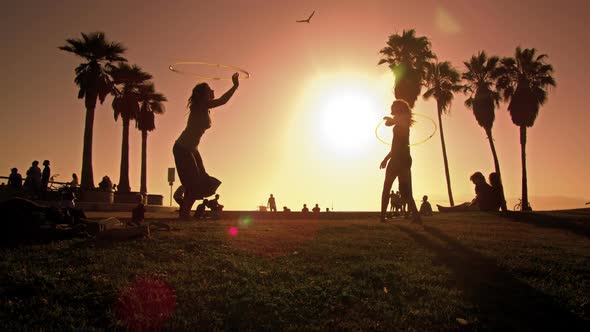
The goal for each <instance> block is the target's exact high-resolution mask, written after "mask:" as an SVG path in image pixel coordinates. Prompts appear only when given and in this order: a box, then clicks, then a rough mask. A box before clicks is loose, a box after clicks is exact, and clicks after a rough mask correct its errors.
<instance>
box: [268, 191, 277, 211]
mask: <svg viewBox="0 0 590 332" xmlns="http://www.w3.org/2000/svg"><path fill="white" fill-rule="evenodd" d="M266 207H268V208H269V211H271V212H272V211H274V212H277V203H276V202H275V198H274V196H273V195H272V194H270V197H269V198H268V203H266Z"/></svg>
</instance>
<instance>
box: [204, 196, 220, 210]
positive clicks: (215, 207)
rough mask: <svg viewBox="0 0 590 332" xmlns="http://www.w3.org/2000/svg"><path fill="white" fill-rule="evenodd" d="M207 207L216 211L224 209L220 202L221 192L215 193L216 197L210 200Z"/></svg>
mask: <svg viewBox="0 0 590 332" xmlns="http://www.w3.org/2000/svg"><path fill="white" fill-rule="evenodd" d="M207 207H208V208H209V209H211V211H214V212H220V211H223V205H221V204H219V194H215V198H214V199H212V200H210V201H209V204H207Z"/></svg>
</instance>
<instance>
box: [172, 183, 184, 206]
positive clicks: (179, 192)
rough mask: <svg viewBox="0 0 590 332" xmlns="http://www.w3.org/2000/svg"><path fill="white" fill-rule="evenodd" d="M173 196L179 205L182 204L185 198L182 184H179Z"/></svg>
mask: <svg viewBox="0 0 590 332" xmlns="http://www.w3.org/2000/svg"><path fill="white" fill-rule="evenodd" d="M172 198H174V201H175V202H176V203H177V204H178V206H182V201H183V200H184V187H183V186H182V185H180V186H178V188H177V189H176V191H174V195H172Z"/></svg>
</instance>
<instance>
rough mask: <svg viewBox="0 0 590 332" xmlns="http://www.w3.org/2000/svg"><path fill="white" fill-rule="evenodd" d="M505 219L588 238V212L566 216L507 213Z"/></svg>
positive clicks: (544, 213)
mask: <svg viewBox="0 0 590 332" xmlns="http://www.w3.org/2000/svg"><path fill="white" fill-rule="evenodd" d="M505 217H506V218H508V219H510V220H512V221H517V222H522V223H527V224H530V225H533V226H536V227H545V228H555V229H562V230H566V231H569V232H572V233H574V234H576V235H581V236H585V237H590V212H589V213H588V214H567V213H559V212H555V213H551V212H517V211H508V212H507V213H506V214H505Z"/></svg>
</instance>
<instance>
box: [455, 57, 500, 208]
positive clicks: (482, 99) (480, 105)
mask: <svg viewBox="0 0 590 332" xmlns="http://www.w3.org/2000/svg"><path fill="white" fill-rule="evenodd" d="M499 62H500V59H499V58H498V57H497V56H492V57H490V58H488V56H487V55H486V53H485V51H481V52H479V53H478V54H477V55H474V56H472V57H471V59H470V60H469V61H465V62H463V64H465V67H466V68H467V71H465V72H464V73H463V74H462V76H461V77H462V78H463V80H465V82H466V84H465V89H464V91H465V92H466V93H469V94H470V95H469V98H468V99H467V100H465V106H467V107H468V108H471V109H472V110H473V115H475V119H476V120H477V123H478V124H479V125H480V126H481V127H482V128H483V129H484V130H485V132H486V135H487V136H488V142H489V143H490V149H491V150H492V157H493V158H494V167H495V170H496V173H497V174H498V176H499V178H500V179H502V173H501V172H500V163H499V162H498V155H497V153H496V147H495V145H494V138H493V136H492V127H493V126H494V120H495V117H496V115H495V109H496V107H498V106H500V93H499V92H498V91H496V89H495V86H494V85H495V83H496V79H495V75H496V72H497V70H498V69H497V68H498V63H499ZM502 197H504V189H503V188H502ZM502 211H506V202H503V203H502Z"/></svg>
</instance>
